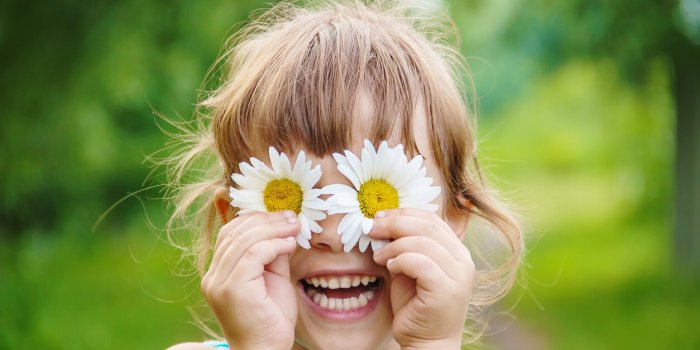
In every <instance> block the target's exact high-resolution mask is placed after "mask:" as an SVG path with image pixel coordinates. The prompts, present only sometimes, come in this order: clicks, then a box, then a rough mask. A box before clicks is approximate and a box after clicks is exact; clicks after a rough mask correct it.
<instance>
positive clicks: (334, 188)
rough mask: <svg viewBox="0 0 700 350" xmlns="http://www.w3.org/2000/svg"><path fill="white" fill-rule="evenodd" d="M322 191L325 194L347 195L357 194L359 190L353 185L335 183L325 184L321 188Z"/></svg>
mask: <svg viewBox="0 0 700 350" xmlns="http://www.w3.org/2000/svg"><path fill="white" fill-rule="evenodd" d="M321 192H322V193H324V194H332V195H336V194H338V195H340V194H342V195H346V196H355V197H356V196H357V191H355V190H354V189H353V188H352V187H350V186H348V185H340V184H333V185H328V186H325V187H323V188H322V189H321Z"/></svg>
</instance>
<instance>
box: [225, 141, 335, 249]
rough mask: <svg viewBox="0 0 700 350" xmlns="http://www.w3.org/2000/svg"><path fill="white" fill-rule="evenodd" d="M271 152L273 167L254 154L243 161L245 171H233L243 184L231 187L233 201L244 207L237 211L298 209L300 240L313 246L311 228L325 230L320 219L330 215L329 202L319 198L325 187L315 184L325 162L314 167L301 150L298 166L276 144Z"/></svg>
mask: <svg viewBox="0 0 700 350" xmlns="http://www.w3.org/2000/svg"><path fill="white" fill-rule="evenodd" d="M269 154H270V164H272V169H270V167H268V166H267V165H265V163H263V162H261V161H260V160H258V159H257V158H250V164H249V163H246V162H242V163H241V164H239V169H240V171H241V173H242V174H237V173H234V174H232V175H231V180H233V182H235V183H236V184H237V185H238V187H239V188H235V187H230V189H229V195H230V196H231V205H232V206H234V207H236V208H239V209H240V210H239V211H238V213H237V214H243V213H246V212H252V211H268V212H275V211H280V210H291V211H293V212H295V213H297V218H298V219H299V223H300V224H301V231H299V233H298V234H297V235H296V241H297V242H298V243H299V245H300V246H302V247H304V248H306V249H309V248H310V247H311V245H310V244H309V240H310V239H311V232H314V233H320V232H322V231H323V229H322V228H321V226H320V225H319V224H318V223H317V222H316V221H318V220H323V219H324V218H325V217H326V213H325V210H326V206H327V205H326V203H325V201H323V200H322V199H320V198H318V196H319V195H320V194H321V190H320V189H315V188H313V187H314V186H315V185H316V183H317V182H318V180H319V179H320V178H321V166H320V165H316V166H315V167H314V168H313V169H311V161H306V156H305V155H304V152H303V151H302V152H299V155H298V156H297V159H296V162H295V163H294V168H292V165H291V163H290V161H289V158H287V156H286V155H285V154H284V153H278V152H277V150H276V149H275V148H274V147H270V150H269Z"/></svg>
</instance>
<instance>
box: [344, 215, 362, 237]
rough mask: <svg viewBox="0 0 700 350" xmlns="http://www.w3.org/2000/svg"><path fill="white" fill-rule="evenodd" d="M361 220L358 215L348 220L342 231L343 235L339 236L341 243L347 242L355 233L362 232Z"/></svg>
mask: <svg viewBox="0 0 700 350" xmlns="http://www.w3.org/2000/svg"><path fill="white" fill-rule="evenodd" d="M361 226H362V220H361V219H360V218H358V217H355V218H353V220H351V221H350V224H349V225H348V227H347V228H346V229H345V231H343V236H342V237H341V238H340V241H341V242H342V243H347V242H349V241H350V240H352V239H353V237H354V236H355V234H356V233H359V234H362V227H361Z"/></svg>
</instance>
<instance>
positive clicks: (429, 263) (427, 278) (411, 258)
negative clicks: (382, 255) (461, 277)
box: [386, 252, 450, 293]
mask: <svg viewBox="0 0 700 350" xmlns="http://www.w3.org/2000/svg"><path fill="white" fill-rule="evenodd" d="M386 268H387V269H388V270H389V272H390V273H391V274H399V273H401V274H404V275H406V276H408V277H411V278H413V279H415V280H416V286H417V287H418V288H421V289H424V290H425V291H427V292H429V293H439V292H440V291H441V290H444V289H445V287H446V286H445V284H446V283H448V282H449V281H450V278H449V277H447V275H446V274H445V272H444V271H442V269H440V268H439V267H438V266H437V264H436V263H435V261H433V260H431V259H430V258H428V257H427V256H425V255H423V254H420V253H413V252H407V253H402V254H399V255H398V256H396V257H395V258H393V259H390V260H388V261H387V264H386Z"/></svg>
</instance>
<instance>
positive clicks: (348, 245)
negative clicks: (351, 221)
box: [343, 227, 362, 253]
mask: <svg viewBox="0 0 700 350" xmlns="http://www.w3.org/2000/svg"><path fill="white" fill-rule="evenodd" d="M360 237H362V229H361V228H360V227H358V228H357V230H355V233H354V234H353V235H352V239H351V240H350V241H348V242H347V243H345V246H344V247H343V250H344V251H345V252H346V253H349V252H350V251H351V250H352V248H353V247H354V246H355V244H357V241H359V240H360Z"/></svg>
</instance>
